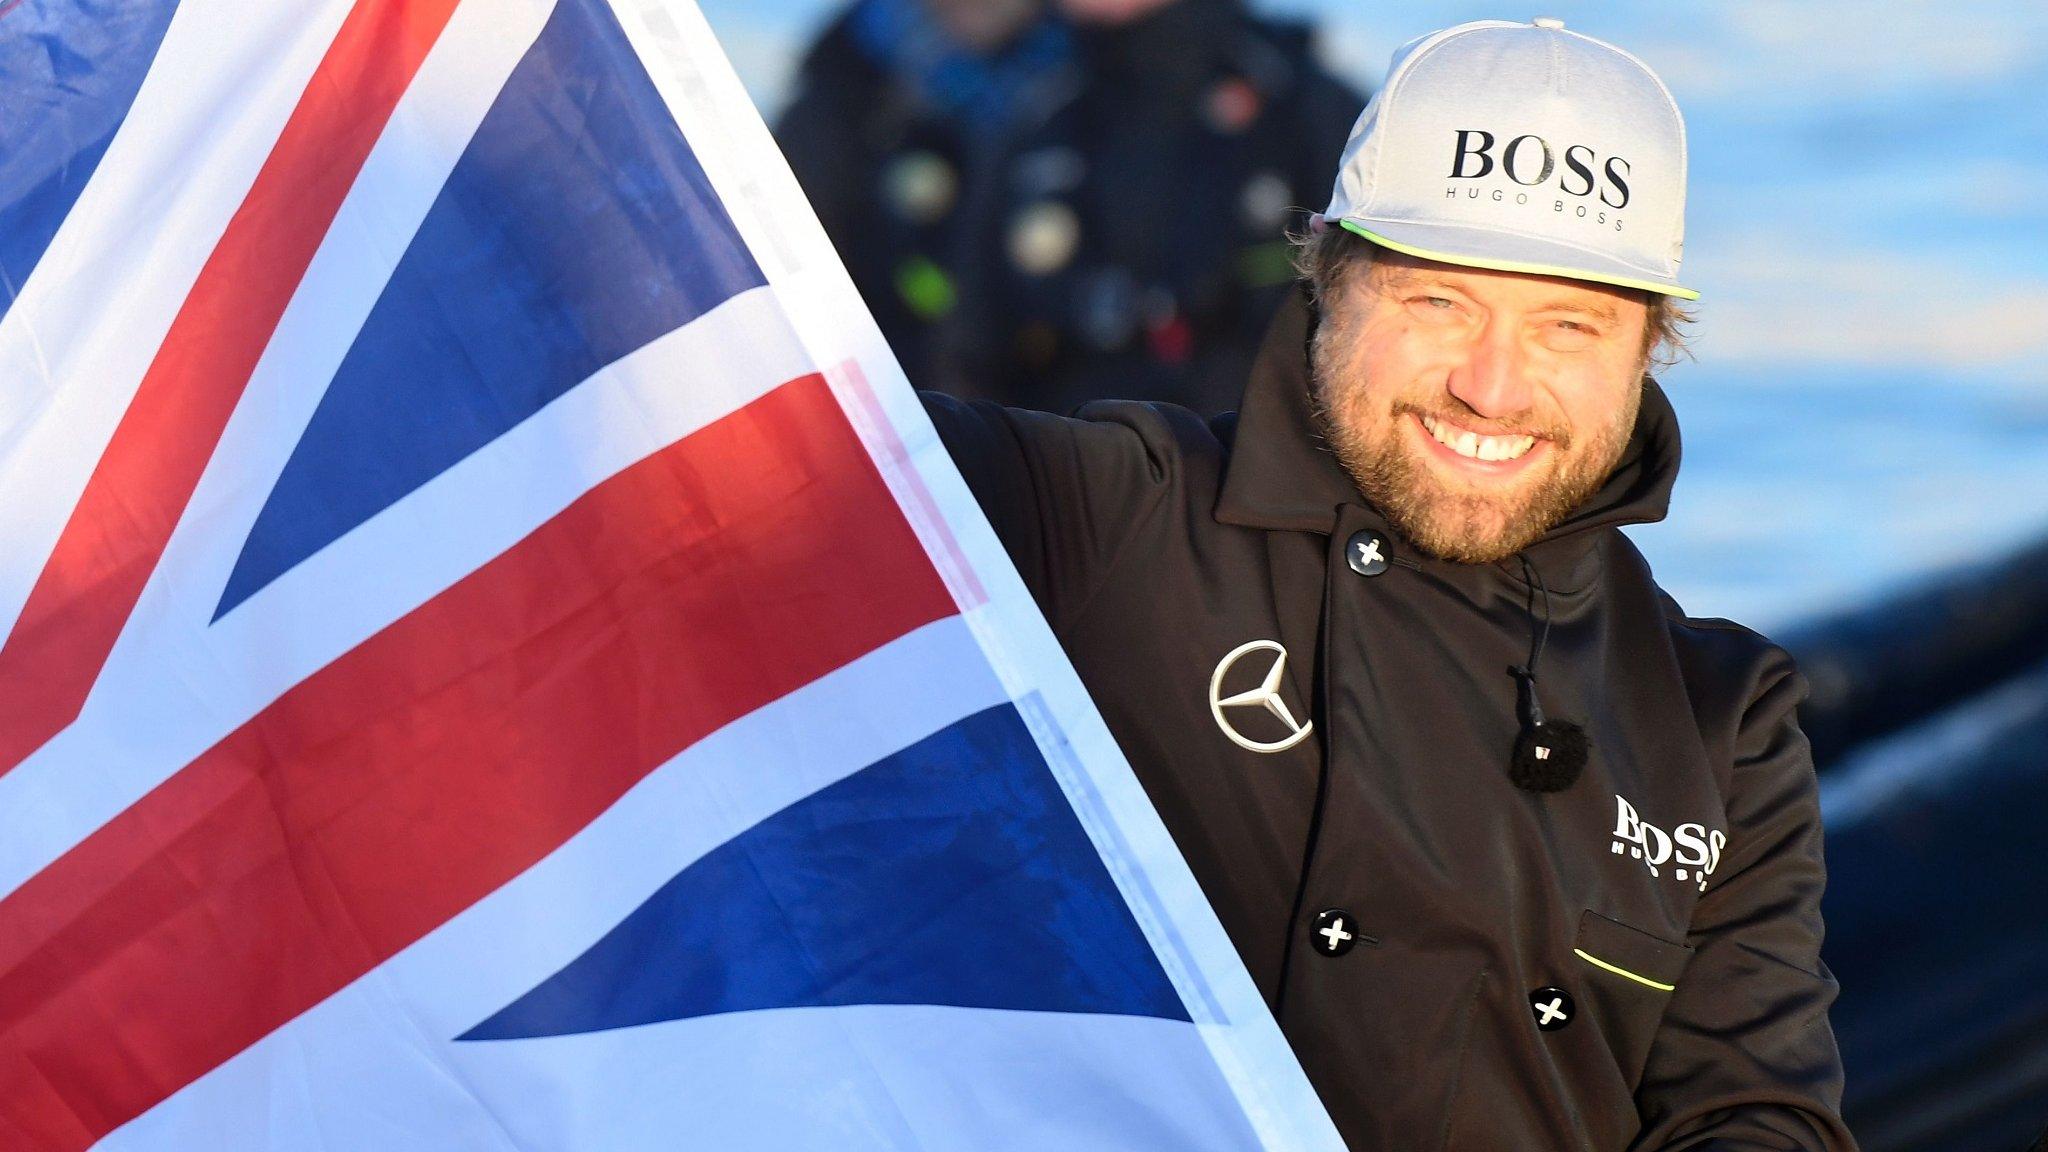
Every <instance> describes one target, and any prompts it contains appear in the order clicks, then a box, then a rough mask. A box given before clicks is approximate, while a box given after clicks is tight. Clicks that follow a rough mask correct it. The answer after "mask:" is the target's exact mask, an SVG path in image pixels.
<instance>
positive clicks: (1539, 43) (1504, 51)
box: [1322, 17, 1699, 300]
mask: <svg viewBox="0 0 2048 1152" xmlns="http://www.w3.org/2000/svg"><path fill="white" fill-rule="evenodd" d="M1322 215H1323V218H1324V220H1325V221H1326V222H1327V223H1330V224H1336V225H1339V226H1341V227H1344V228H1346V229H1349V230H1350V231H1352V232H1355V233H1357V234H1358V235H1360V236H1363V237H1365V238H1366V239H1368V240H1371V241H1373V242H1374V243H1376V244H1379V245H1381V246H1383V247H1387V248H1391V249H1393V250H1395V251H1397V252H1406V253H1408V254H1409V255H1411V256H1420V257H1423V258H1425V259H1430V260H1438V261H1442V262H1444V263H1447V264H1461V265H1465V266H1467V267H1472V268H1491V269H1495V270H1499V271H1504V272H1532V273H1536V274H1539V275H1545V276H1565V277H1570V278H1573V279H1577V280H1592V281H1597V282H1599V283H1602V284H1617V285H1620V286H1622V287H1625V288H1640V289H1644V290H1646V291H1650V292H1658V293H1662V294H1664V295H1667V296H1677V297H1681V298H1683V299H1686V300H1696V299H1698V298H1699V293H1698V292H1695V291H1693V290H1692V289H1690V288H1686V287H1684V286H1682V285H1680V284H1679V283H1678V264H1679V258H1680V256H1681V254H1682V252H1683V250H1684V246H1685V121H1684V120H1683V119H1682V118H1681V117H1680V116H1679V114H1678V105H1677V104H1676V103H1675V102H1673V100H1672V99H1671V93H1670V91H1669V90H1668V89H1666V88H1665V87H1664V83H1663V81H1661V80H1659V79H1657V76H1656V74H1655V73H1653V72H1651V71H1650V69H1649V68H1648V66H1646V65H1645V64H1644V63H1643V62H1642V61H1640V60H1638V59H1636V58H1635V57H1634V56H1631V55H1630V54H1628V53H1627V52H1624V51H1622V50H1621V49H1619V48H1616V47H1615V46H1614V45H1612V44H1608V43H1606V42H1604V41H1600V40H1595V39H1593V38H1592V37H1591V36H1585V35H1582V34H1580V33H1577V32H1573V31H1571V30H1569V29H1567V28H1566V27H1565V26H1564V22H1563V21H1561V20H1556V19H1552V18H1550V17H1538V18H1537V19H1535V20H1534V21H1532V22H1530V23H1527V24H1520V23H1516V22H1513V21H1507V20H1481V21H1477V22H1474V23H1471V24H1460V25H1458V26H1457V27H1455V28H1446V29H1444V30H1443V31H1441V32H1436V33H1432V34H1431V35H1428V36H1424V37H1422V38H1421V39H1418V40H1414V41H1411V42H1409V43H1408V44H1406V45H1404V46H1403V47H1402V48H1401V49H1400V50H1399V51H1398V52H1395V53H1394V60H1393V65H1392V67H1391V68H1390V70H1389V71H1388V73H1387V81H1386V83H1385V84H1384V85H1383V86H1382V87H1381V88H1380V90H1379V92H1378V94H1377V95H1375V96H1374V97H1373V99H1372V102H1371V103H1370V104H1368V105H1366V108H1365V111H1364V113H1362V114H1361V115H1360V116H1359V118H1358V123H1357V124H1356V125H1354V126H1353V127H1352V129H1351V138H1350V140H1349V141H1347V142H1346V143H1345V145H1344V155H1343V157H1342V159H1341V161H1340V162H1339V167H1338V172H1337V186H1336V189H1335V191H1334V192H1333V193H1332V196H1331V200H1330V206H1329V208H1327V209H1326V210H1324V212H1323V214H1322Z"/></svg>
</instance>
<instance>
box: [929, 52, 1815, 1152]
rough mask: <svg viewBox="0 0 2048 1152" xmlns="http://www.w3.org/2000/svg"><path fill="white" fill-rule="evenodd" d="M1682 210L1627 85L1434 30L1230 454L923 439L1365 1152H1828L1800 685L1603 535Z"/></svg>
mask: <svg viewBox="0 0 2048 1152" xmlns="http://www.w3.org/2000/svg"><path fill="white" fill-rule="evenodd" d="M1684 185H1685V144H1684V129H1683V126H1682V123H1681V121H1680V118H1679V114H1678V110H1677V108H1676V107H1675V106H1674V105H1673V103H1672V101H1671V97H1670V95H1669V93H1668V92H1666V90H1665V89H1664V86H1663V85H1662V84H1661V83H1660V82H1659V81H1658V80H1657V78H1656V77H1655V76H1654V75H1653V74H1652V73H1651V72H1650V71H1649V70H1648V69H1647V68H1646V67H1645V66H1644V65H1642V64H1641V63H1640V62H1639V61H1637V60H1635V59H1634V58H1633V57H1631V56H1629V55H1627V54H1626V53H1624V52H1622V51H1620V50H1619V49H1616V48H1614V47H1612V46H1611V45H1607V44H1604V43H1602V42H1600V41H1597V40H1593V39H1590V38H1588V37H1585V36H1582V35H1579V34H1577V33H1575V32H1572V31H1569V30H1567V29H1565V28H1564V27H1563V26H1562V25H1561V24H1559V23H1558V22H1557V21H1554V20H1538V21H1536V22H1534V23H1532V24H1515V23H1505V22H1483V23H1478V24H1467V25H1461V26H1459V27H1457V28H1452V29H1448V30H1446V31H1444V32H1440V33H1437V34H1435V35H1433V36H1429V37H1425V38H1423V39H1421V40H1418V41H1416V42H1415V43H1413V44H1410V45H1408V46H1407V47H1405V48H1403V49H1402V50H1401V52H1400V53H1398V54H1397V55H1396V56H1395V59H1394V64H1393V68H1392V70H1391V71H1390V73H1389V75H1388V78H1387V83H1386V85H1385V87H1384V88H1382V89H1381V91H1380V94H1379V95H1378V96H1377V97H1376V98H1375V99H1374V101H1373V103H1372V104H1371V105H1370V106H1369V107H1368V108H1367V109H1366V111H1365V113H1364V115H1363V116H1362V117H1361V118H1360V119H1359V121H1358V124H1357V126H1356V127H1355V128H1354V130H1353V132H1352V136H1351V140H1350V142H1349V144H1348V145H1347V146H1346V148H1345V151H1344V153H1343V156H1342V157H1341V158H1340V160H1339V164H1338V176H1337V181H1336V189H1335V194H1334V197H1333V200H1332V203H1331V204H1330V206H1329V208H1328V209H1327V210H1326V211H1325V212H1324V213H1322V214H1321V215H1320V216H1318V217H1317V219H1316V224H1315V227H1314V229H1313V231H1312V234H1311V235H1309V236H1307V237H1304V238H1303V240H1302V242H1301V248H1300V253H1299V264H1300V267H1301V270H1302V283H1301V292H1300V294H1299V297H1298V298H1297V299H1296V300H1295V301H1294V302H1293V303H1292V304H1291V305H1290V306H1289V307H1288V308H1286V309H1285V310H1284V311H1283V312H1282V313H1281V315H1280V316H1279V317H1278V318H1277V319H1276V321H1275V323H1274V325H1273V327H1272V329H1271V332H1270V334H1269V336H1268V338H1267V341H1266V345H1265V349H1264V351H1263V353H1262V354H1261V357H1260V360H1259V363H1258V365H1257V366H1256V368H1255V369H1254V371H1253V373H1252V375H1251V378H1250V380H1249V381H1248V382H1247V385H1246V388H1245V394H1244V401H1243V404H1242V406H1241V408H1240V412H1239V414H1238V415H1236V416H1234V417H1224V418H1222V419H1220V420H1218V421H1215V422H1213V423H1205V422H1203V421H1201V420H1200V419H1198V418H1197V417H1195V416H1194V415H1192V414H1191V413H1188V412H1185V411H1181V410H1178V409H1174V408H1170V407H1165V406H1158V405H1139V404H1127V403H1103V404H1097V405H1091V406H1089V407H1086V408H1084V409H1082V410H1081V412H1080V413H1079V417H1078V418H1076V419H1066V418H1061V417H1055V416H1047V415H1042V414H1037V413H1027V412H1016V411H1007V410H1004V409H1000V408H996V407H993V406H989V405H964V404H960V403H958V402H955V401H950V400H946V399H944V398H941V397H931V398H930V399H929V400H928V407H929V409H930V411H931V413H932V416H933V419H934V421H935V423H936V424H937V425H938V427H939V430H940V432H941V434H942V436H943V437H944V438H945V440H946V442H947V445H948V447H949V448H950V450H951V451H952V453H953V455H954V458H955V459H956V460H957V461H958V462H959V464H960V467H961V470H962V471H963V473H965V475H966V476H967V478H968V481H969V483H970V485H971V486H972V487H973V488H974V490H975V492H976V495H977V496H978V498H979V499H980V501H981V503H982V506H983V508H984V509H985V510H986V511H987V512H988V514H989V517H990V520H991V521H992V522H993V523H994V525H995V527H996V529H997V531H998V532H999V533H1000V534H1001V536H1002V537H1003V540H1004V542H1005V544H1006V545H1007V546H1008V548H1009V550H1010V553H1011V556H1012V557H1013V558H1014V559H1015V561H1016V563H1017V566H1018V568H1019V570H1020V571H1021V572H1022V573H1023V575H1024V577H1025V579H1026V581H1027V582H1028V583H1029V584H1030V586H1031V588H1032V590H1033V593H1034V594H1035V595H1036V597H1037V598H1038V601H1039V603H1040V605H1041V607H1042V608H1043V609H1044V611H1045V613H1046V616H1047V619H1048V620H1049V621H1050V622H1051V624H1052V626H1053V628H1054V630H1055V631H1056V632H1057V633H1058V635H1059V636H1060V638H1061V640H1062V642H1063V644H1064V645H1065V647H1066V649H1067V652H1068V654H1069V655H1070V656H1071V657H1072V659H1073V661H1074V664H1075V667H1076V668H1077V669H1078V670H1079V672H1080V673H1081V676H1082V679H1083V680H1084V681H1085V682H1086V683H1087V684H1088V686H1089V688H1090V689H1091V691H1092V692H1093V694H1094V697H1095V700H1096V702H1097V704H1098V705H1099V706H1100V708H1101V710H1102V712H1103V715H1104V717H1105V719H1106V720H1107V721H1108V722H1109V725H1110V728H1111V730H1112V731H1113V732H1114V733H1115V734H1116V736H1117V738H1118V740H1119V741H1120V743H1121V744H1122V746H1123V748H1124V750H1125V752H1126V753H1127V755H1128V756H1129V757H1130V760H1131V763H1132V765H1133V767H1134V769H1135V770H1136V771H1137V773H1138V776H1139V778H1140V779H1141V780H1142V781H1143V782H1144V784H1145V786H1146V789H1147V791H1148V793H1149V794H1150V795H1151V797H1152V800H1153V802H1154V803H1155V805H1156V806H1157V807H1158V809H1159V812H1160V815H1161V817H1162V818H1163V819H1164V820H1165V822H1166V824H1167V827H1168V828H1169V829H1170V830H1171V831H1172V832H1173V834H1174V837H1175V840H1176V842H1177V843H1178V844H1179V845H1180V847H1181V850H1182V852H1183V853H1184V854H1185V855H1186V857H1187V859H1188V863H1189V865H1190V867H1191V868H1192V869H1193V870H1194V872H1195V875H1196V877H1197V878H1198V879H1199V880H1200V881H1201V882H1202V885H1203V888H1204V890H1205V892H1206V893H1207V894H1208V896H1209V899H1210V901H1211V903H1212V904H1213V905H1214V907H1215V909H1216V912H1217V915H1218V916H1219V917H1220V918H1221V920H1222V922H1223V925H1224V927H1225V928H1226V929H1227V930H1228V931H1229V933H1230V934H1231V937H1232V939H1233V941H1234V942H1235V943H1236V945H1237V948H1238V950H1239V952H1240V954H1241V955H1242V956H1243V957H1244V960H1245V963H1246V965H1247V966H1248V967H1249V969H1250V971H1251V973H1252V976H1253V978H1254V979H1255V980H1256V981H1257V982H1258V984H1259V986H1260V987H1261V989H1262V990H1263V991H1264V992H1265V994H1266V996H1267V998H1268V1000H1269V1002H1270V1003H1271V1004H1272V1006H1273V1010H1274V1013H1275V1015H1276V1016H1277V1017H1278V1019H1279V1021H1280V1025H1281V1027H1282V1029H1283V1030H1284V1031H1285V1032H1286V1034H1287V1036H1288V1038H1289V1040H1290V1041H1291V1042H1292V1044H1293V1045H1294V1049H1295V1051H1296V1053H1297V1054H1298V1055H1299V1057H1300V1059H1301V1062H1302V1065H1303V1067H1304V1068H1305V1069H1306V1070H1307V1072H1308V1074H1309V1077H1310V1079H1311V1081H1312V1082H1313V1083H1314V1084H1315V1085H1316V1087H1317V1089H1318V1091H1319V1092H1320V1093H1321V1095H1322V1098H1323V1101H1324V1103H1325V1104H1326V1105H1327V1106H1328V1108H1329V1110H1330V1112H1331V1115H1332V1116H1333V1117H1334V1118H1335V1120H1336V1121H1337V1124H1338V1127H1339V1129H1340V1130H1341V1131H1342V1132H1343V1133H1344V1135H1345V1137H1346V1139H1347V1140H1348V1141H1349V1142H1350V1144H1351V1146H1352V1147H1354V1148H1356V1149H1361V1150H1366V1149H1387V1150H1401V1152H1409V1150H1414V1149H1441V1148H1448V1149H1553V1148H1557V1149H1561V1148H1575V1149H1594V1150H1597V1152H1608V1150H1614V1152H1620V1150H1622V1149H1680V1148H1685V1149H1695V1148H1716V1149H1731V1150H1732V1149H1744V1150H1748V1149H1813V1150H1828V1152H1839V1150H1843V1149H1851V1148H1853V1147H1854V1144H1853V1141H1852V1140H1851V1138H1850V1136H1849V1134H1848V1133H1847V1132H1846V1131H1845V1130H1844V1128H1843V1127H1842V1123H1841V1120H1840V1119H1839V1115H1838V1105H1839V1099H1840V1091H1841V1067H1840V1060H1839V1057H1838V1055H1837V1053H1836V1049H1835V1044H1834V1039H1833V1036H1832V1034H1831V1033H1830V1031H1829V1028H1828V1023H1827V1009H1828V1005H1829V1004H1830V1002H1831V1001H1832V1000H1833V997H1834V982H1833V980H1832V978H1831V977H1830V976H1829V975H1828V973H1827V970H1826V969H1825V968H1824V967H1823V966H1822V964H1821V962H1820V957H1819V948H1820V938H1821V922H1820V912H1819V905H1820V896H1821V890H1822V886H1823V882H1824V871H1823V867H1822V859H1821V835H1820V823H1819V813H1818V805H1817V802H1816V792H1815V786H1814V778H1813V769H1812V764H1811V760H1810V757H1809V755H1808V753H1807V748H1806V742H1805V739H1804V738H1803V737H1802V736H1801V734H1800V732H1799V728H1798V724H1797V719H1796V715H1795V707H1796V705H1797V704H1798V702H1799V700H1800V699H1801V697H1802V696H1803V695H1804V686H1803V683H1802V682H1801V680H1800V678H1799V676H1798V674H1797V672H1796V671H1795V670H1794V669H1793V666H1792V662H1791V660H1790V659H1789V657H1787V656H1786V655H1785V653H1784V652H1783V651H1782V650H1780V649H1778V648H1776V647H1774V646H1773V645H1771V644H1770V643H1769V642H1767V641H1765V640H1764V639H1762V638H1761V637H1759V636H1757V635H1755V634H1754V633H1751V632H1749V631H1746V630H1744V629H1742V628H1740V627H1737V626H1735V625H1733V624H1729V623H1727V622H1725V621H1719V620H1702V619H1694V618H1691V617H1688V616H1686V615H1685V614H1684V612H1683V611H1682V610H1681V609H1680V608H1679V607H1678V605H1677V604H1675V603H1673V602H1672V600H1671V599H1670V598H1669V597H1668V596H1666V595H1664V594H1663V592H1662V591H1661V590H1660V589H1659V588H1658V587H1657V585H1656V583H1655V581H1654V580H1653V578H1652V576H1651V574H1650V571H1649V568H1648V566H1647V565H1646V564H1645V563H1644V561H1643V559H1642V557H1641V555H1640V554H1639V553H1637V551H1636V550H1635V548H1634V547H1633V546H1632V545H1631V544H1630V543H1629V541H1628V540H1627V539H1626V538H1625V537H1623V536H1622V535H1621V533H1620V532H1619V531H1617V529H1618V528H1619V527H1620V526H1622V525H1626V524H1639V523H1646V522H1650V521H1654V520H1658V519H1661V518H1662V517H1663V515H1664V512H1665V509H1666V506H1667V503H1668V500H1669V496H1670V491H1671V486H1672V483H1673V480H1674V479H1675V477H1676V474H1677V469H1678V457H1679V440H1678V426H1677V420H1676V417H1675V416H1674V414H1673V412H1672V409H1671V405H1670V404H1669V402H1668V401H1667V400H1666V399H1665V397H1664V395H1663V393H1662V391H1661V390H1659V388H1658V387H1657V385H1656V383H1655V381H1654V380H1653V379H1652V378H1650V377H1649V376H1648V375H1646V369H1647V368H1648V367H1649V365H1650V364H1651V363H1652V362H1653V360H1654V358H1655V357H1654V353H1655V352H1656V350H1657V349H1658V348H1659V347H1660V346H1666V345H1669V344H1670V343H1671V341H1672V340H1673V338H1674V335H1675V329H1676V325H1677V323H1678V321H1679V319H1680V313H1679V311H1678V305H1677V304H1676V303H1675V301H1678V300H1683V299H1690V298H1692V297H1693V296H1694V293H1692V292H1691V291H1689V290H1688V289H1686V288H1684V287H1683V286H1682V285H1681V284H1680V283H1679V282H1678V280H1677V276H1678V269H1679V255H1680V239H1681V236H1682V231H1683V214H1684ZM1159 211H1161V212H1164V213H1171V211H1172V206H1171V205H1160V206H1159Z"/></svg>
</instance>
